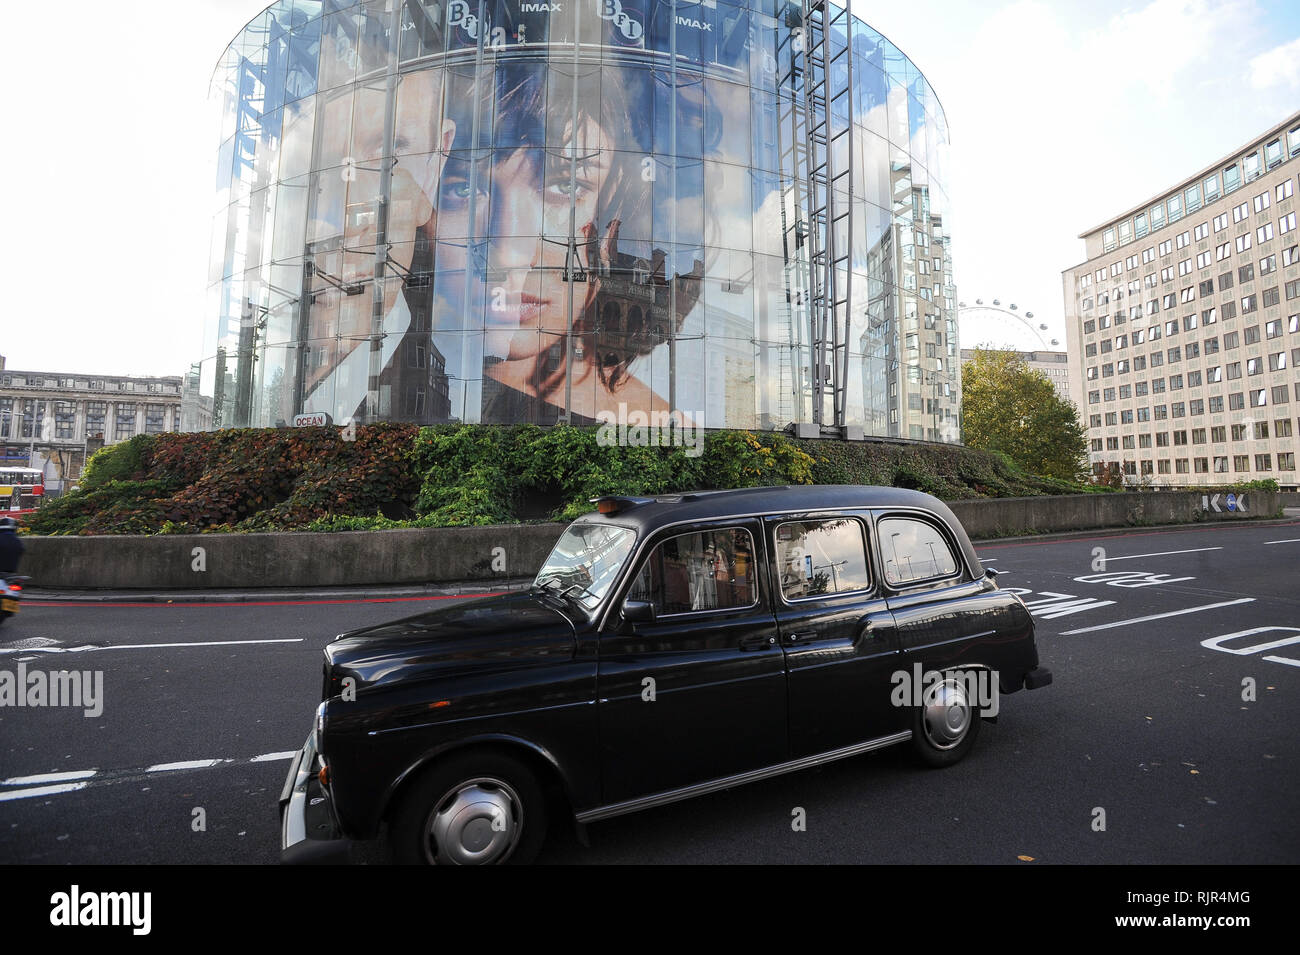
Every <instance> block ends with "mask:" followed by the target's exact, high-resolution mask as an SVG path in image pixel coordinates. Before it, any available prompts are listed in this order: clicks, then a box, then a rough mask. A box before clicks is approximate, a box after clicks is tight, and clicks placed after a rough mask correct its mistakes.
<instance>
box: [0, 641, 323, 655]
mask: <svg viewBox="0 0 1300 955" xmlns="http://www.w3.org/2000/svg"><path fill="white" fill-rule="evenodd" d="M304 639H306V638H305V637H290V638H286V639H283V640H205V641H202V642H200V643H121V644H118V645H117V646H114V647H27V648H26V649H21V650H12V649H4V650H0V653H90V652H92V651H95V650H162V649H168V648H171V647H231V646H235V647H238V646H244V645H245V644H250V643H302V642H303V640H304Z"/></svg>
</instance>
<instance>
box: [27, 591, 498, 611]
mask: <svg viewBox="0 0 1300 955" xmlns="http://www.w3.org/2000/svg"><path fill="white" fill-rule="evenodd" d="M504 593H511V591H507V590H495V591H489V592H484V593H479V594H437V595H434V596H428V597H356V598H353V599H350V600H198V601H188V602H173V601H170V600H167V601H162V600H146V601H139V602H136V601H132V602H126V601H115V600H50V599H43V600H32V599H30V598H29V599H26V600H24V601H23V606H26V607H93V608H95V609H96V610H100V609H104V608H106V607H126V608H134V609H141V608H148V609H154V610H157V609H168V608H172V607H303V606H324V605H329V604H386V603H409V602H411V601H417V600H468V599H470V598H471V597H497V596H500V595H501V594H504Z"/></svg>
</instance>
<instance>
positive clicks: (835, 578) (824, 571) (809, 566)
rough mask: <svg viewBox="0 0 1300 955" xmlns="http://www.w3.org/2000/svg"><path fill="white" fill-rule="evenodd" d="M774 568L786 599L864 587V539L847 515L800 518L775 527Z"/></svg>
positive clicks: (867, 583)
mask: <svg viewBox="0 0 1300 955" xmlns="http://www.w3.org/2000/svg"><path fill="white" fill-rule="evenodd" d="M776 561H777V571H778V573H779V574H780V575H781V592H782V594H783V595H784V596H785V599H786V600H798V599H801V598H804V597H817V596H826V595H830V594H839V593H851V592H853V591H859V590H866V589H867V588H868V587H869V586H870V585H871V579H870V576H869V575H868V573H867V552H866V541H865V538H864V535H863V528H862V524H861V523H860V522H859V521H857V520H855V519H853V518H851V517H846V518H840V519H837V520H829V521H800V522H796V523H789V524H781V525H778V527H777V529H776Z"/></svg>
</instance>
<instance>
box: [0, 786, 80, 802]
mask: <svg viewBox="0 0 1300 955" xmlns="http://www.w3.org/2000/svg"><path fill="white" fill-rule="evenodd" d="M87 785H88V784H87V783H64V784H62V785H59V786H37V787H36V788H35V789H12V790H4V791H0V802H10V801H12V800H14V799H34V798H36V797H37V796H57V795H59V794H60V793H71V792H76V791H77V790H78V789H85V788H86V786H87Z"/></svg>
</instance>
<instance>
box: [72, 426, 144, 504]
mask: <svg viewBox="0 0 1300 955" xmlns="http://www.w3.org/2000/svg"><path fill="white" fill-rule="evenodd" d="M156 440H157V438H156V437H155V436H154V435H151V434H137V435H136V436H135V437H134V438H130V439H129V440H126V441H121V442H118V443H117V444H109V445H105V446H104V447H102V448H100V449H99V450H98V451H96V452H95V453H94V454H92V455H91V456H90V460H89V461H87V462H86V467H85V469H84V470H82V472H81V480H80V481H79V482H78V485H79V487H80V488H81V489H82V490H83V491H86V490H90V489H92V488H96V487H101V486H103V485H105V484H108V483H109V482H110V481H130V480H132V479H133V478H137V477H139V476H141V474H142V473H143V472H144V470H145V466H146V461H145V457H146V454H147V452H148V451H149V450H150V449H151V448H152V447H153V444H154V442H155V441H156Z"/></svg>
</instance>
